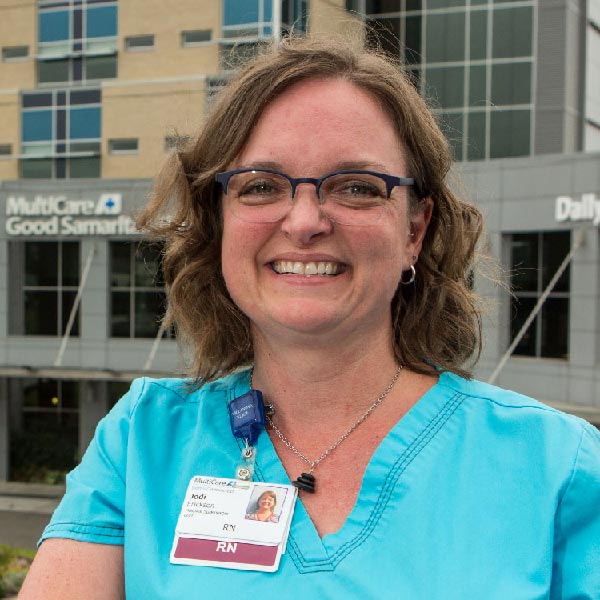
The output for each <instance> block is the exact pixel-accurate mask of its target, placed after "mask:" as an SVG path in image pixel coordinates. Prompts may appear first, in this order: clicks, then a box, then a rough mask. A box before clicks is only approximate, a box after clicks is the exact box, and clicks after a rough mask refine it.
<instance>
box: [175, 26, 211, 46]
mask: <svg viewBox="0 0 600 600" xmlns="http://www.w3.org/2000/svg"><path fill="white" fill-rule="evenodd" d="M211 40H212V29H194V30H191V31H182V32H181V45H182V46H196V45H198V44H205V43H206V42H210V41H211Z"/></svg>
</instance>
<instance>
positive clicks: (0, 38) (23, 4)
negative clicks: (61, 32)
mask: <svg viewBox="0 0 600 600" xmlns="http://www.w3.org/2000/svg"><path fill="white" fill-rule="evenodd" d="M36 31H37V11H36V3H35V2H33V1H25V0H18V1H15V0H0V45H1V46H2V47H6V46H28V47H29V58H27V59H20V60H18V61H14V62H12V61H11V62H1V61H0V90H4V89H10V90H14V89H19V88H25V89H30V88H32V87H34V86H35V63H34V61H33V59H32V58H31V56H32V55H35V53H36V45H35V44H36V37H35V36H36Z"/></svg>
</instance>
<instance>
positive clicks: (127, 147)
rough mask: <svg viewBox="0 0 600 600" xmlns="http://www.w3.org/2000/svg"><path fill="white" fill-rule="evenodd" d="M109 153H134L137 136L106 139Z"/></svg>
mask: <svg viewBox="0 0 600 600" xmlns="http://www.w3.org/2000/svg"><path fill="white" fill-rule="evenodd" d="M108 151H109V152H110V154H135V153H137V151H138V139H137V138H115V139H111V140H108Z"/></svg>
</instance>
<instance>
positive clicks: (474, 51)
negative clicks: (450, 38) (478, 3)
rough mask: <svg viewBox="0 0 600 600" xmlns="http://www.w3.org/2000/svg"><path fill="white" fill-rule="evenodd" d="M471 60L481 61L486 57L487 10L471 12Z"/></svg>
mask: <svg viewBox="0 0 600 600" xmlns="http://www.w3.org/2000/svg"><path fill="white" fill-rule="evenodd" d="M470 36H471V47H470V52H471V55H470V58H471V60H483V59H485V58H486V56H487V40H488V35H487V10H472V11H471V26H470Z"/></svg>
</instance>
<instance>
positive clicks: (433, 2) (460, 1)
mask: <svg viewBox="0 0 600 600" xmlns="http://www.w3.org/2000/svg"><path fill="white" fill-rule="evenodd" d="M465 4H466V1H465V0H427V8H451V7H454V6H464V5H465Z"/></svg>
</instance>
